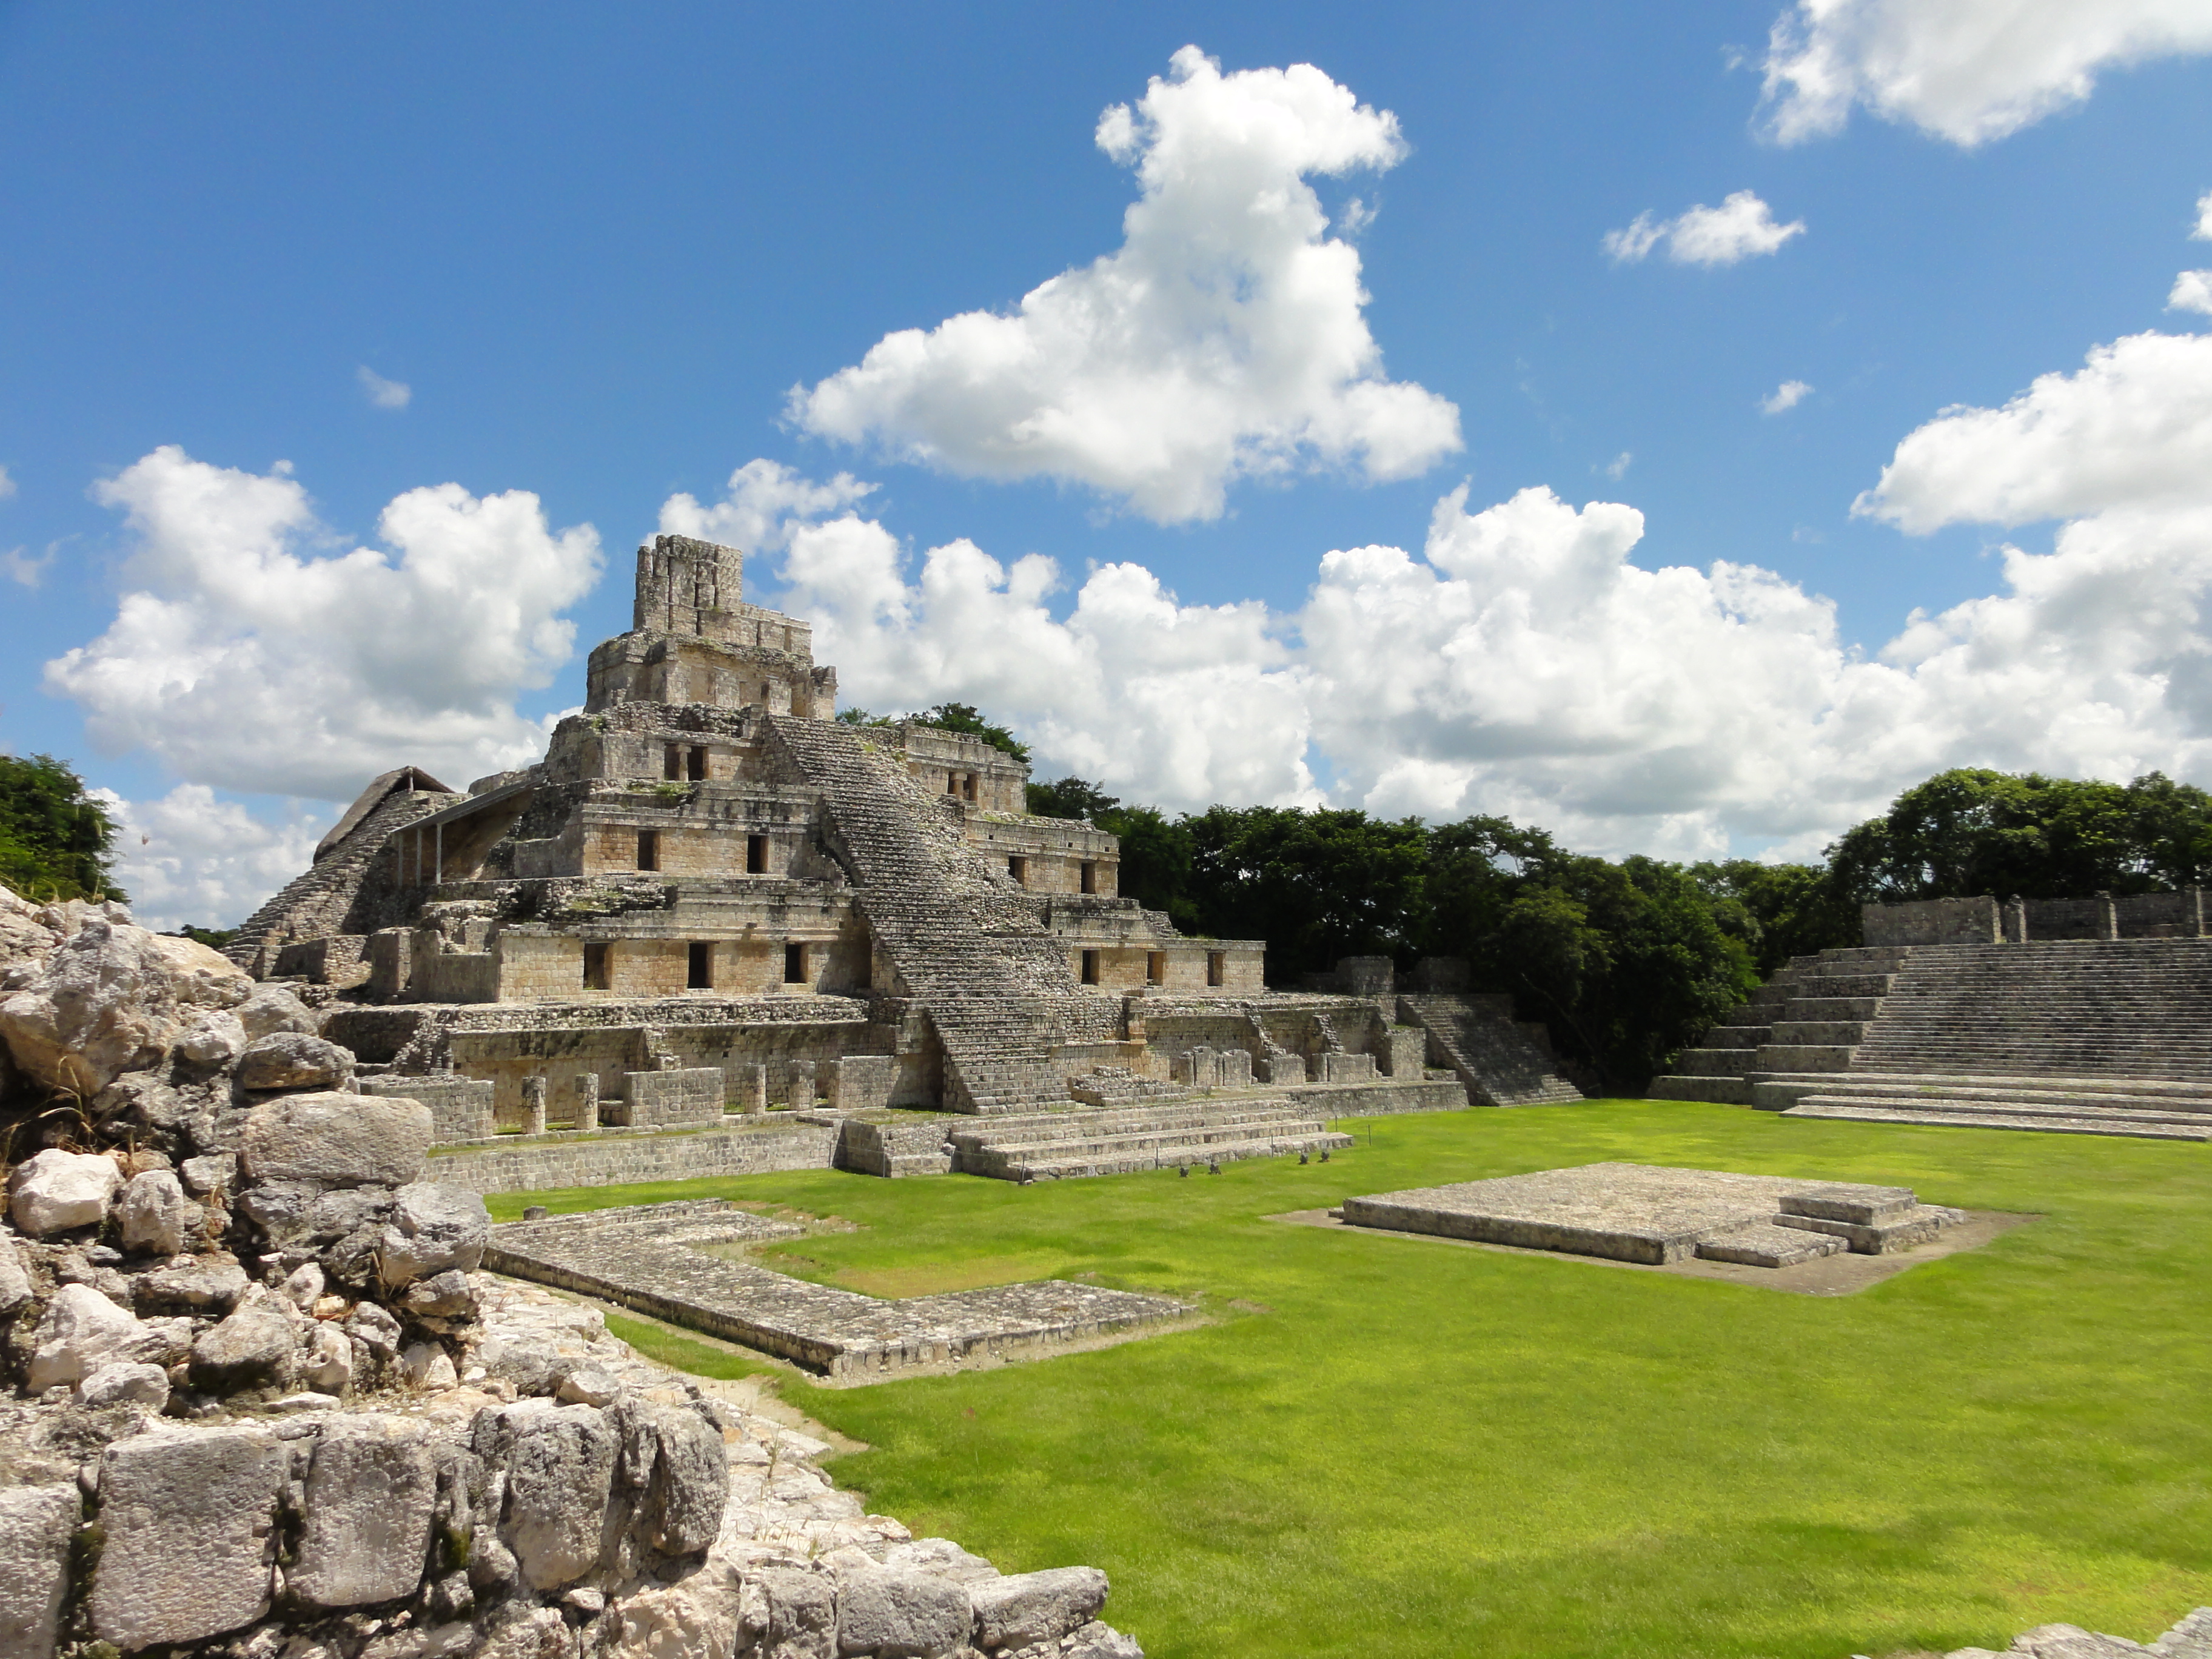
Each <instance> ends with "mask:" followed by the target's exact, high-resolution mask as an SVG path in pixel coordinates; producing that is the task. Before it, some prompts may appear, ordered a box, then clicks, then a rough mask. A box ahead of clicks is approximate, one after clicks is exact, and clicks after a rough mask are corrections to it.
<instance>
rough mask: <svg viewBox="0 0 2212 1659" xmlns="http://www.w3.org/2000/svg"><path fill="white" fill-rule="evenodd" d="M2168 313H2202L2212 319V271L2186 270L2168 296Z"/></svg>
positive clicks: (2175, 280) (2177, 278)
mask: <svg viewBox="0 0 2212 1659" xmlns="http://www.w3.org/2000/svg"><path fill="white" fill-rule="evenodd" d="M2166 309H2167V310H2168V311H2201V312H2203V313H2204V314H2205V315H2206V316H2208V317H2212V270H2185V271H2183V272H2182V273H2181V274H2180V275H2179V276H2176V277H2175V278H2174V279H2173V292H2172V293H2171V294H2169V295H2166Z"/></svg>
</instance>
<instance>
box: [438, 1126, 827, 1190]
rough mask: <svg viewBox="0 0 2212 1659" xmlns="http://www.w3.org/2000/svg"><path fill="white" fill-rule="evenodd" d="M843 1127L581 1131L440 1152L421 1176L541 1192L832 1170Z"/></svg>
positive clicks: (470, 1186) (441, 1181)
mask: <svg viewBox="0 0 2212 1659" xmlns="http://www.w3.org/2000/svg"><path fill="white" fill-rule="evenodd" d="M836 1153H837V1131H836V1128H835V1127H830V1126H829V1125H826V1124H820V1123H796V1122H792V1123H779V1122H776V1121H774V1120H773V1119H771V1121H769V1122H768V1123H767V1124H765V1125H762V1126H760V1127H745V1128H732V1129H700V1130H696V1131H693V1132H691V1133H673V1134H659V1135H616V1136H594V1137H591V1138H585V1137H581V1136H579V1137H577V1138H575V1139H562V1140H544V1141H532V1142H531V1143H529V1144H527V1145H524V1146H490V1147H485V1148H483V1149H482V1150H481V1151H478V1150H475V1149H465V1150H458V1151H453V1152H439V1153H436V1154H434V1155H433V1156H432V1158H431V1159H430V1168H429V1172H428V1174H427V1175H425V1176H423V1177H422V1178H423V1179H424V1180H425V1181H432V1182H437V1183H438V1184H439V1185H441V1186H445V1187H463V1188H467V1189H468V1190H469V1191H471V1192H477V1193H528V1192H543V1191H545V1190H547V1189H549V1188H556V1187H606V1186H617V1185H621V1184H623V1183H626V1182H642V1181H700V1180H705V1179H708V1178H709V1177H714V1176H740V1175H768V1174H772V1173H774V1172H775V1171H776V1170H827V1169H830V1168H832V1167H834V1162H835V1159H836Z"/></svg>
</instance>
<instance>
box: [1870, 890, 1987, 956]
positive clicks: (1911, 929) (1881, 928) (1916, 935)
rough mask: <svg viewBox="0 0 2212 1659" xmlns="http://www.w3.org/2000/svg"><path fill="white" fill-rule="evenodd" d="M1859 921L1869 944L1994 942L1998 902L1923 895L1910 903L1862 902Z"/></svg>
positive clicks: (1977, 943)
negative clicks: (1934, 897) (1931, 897)
mask: <svg viewBox="0 0 2212 1659" xmlns="http://www.w3.org/2000/svg"><path fill="white" fill-rule="evenodd" d="M1859 925H1860V929H1861V932H1862V933H1863V935H1864V939H1865V943H1867V944H1868V945H1995V944H1996V943H1998V942H1999V940H2000V939H2002V934H2001V933H1999V932H1998V929H1997V902H1996V900H1995V899H1993V898H1990V897H1988V896H1983V897H1979V898H1952V899H1921V900H1917V901H1916V902H1912V903H1909V904H1863V905H1861V906H1860V907H1859Z"/></svg>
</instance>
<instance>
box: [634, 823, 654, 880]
mask: <svg viewBox="0 0 2212 1659" xmlns="http://www.w3.org/2000/svg"><path fill="white" fill-rule="evenodd" d="M637 867H638V868H639V869H641V870H658V869H659V868H660V831H659V830H658V829H641V830H639V831H638V832H637Z"/></svg>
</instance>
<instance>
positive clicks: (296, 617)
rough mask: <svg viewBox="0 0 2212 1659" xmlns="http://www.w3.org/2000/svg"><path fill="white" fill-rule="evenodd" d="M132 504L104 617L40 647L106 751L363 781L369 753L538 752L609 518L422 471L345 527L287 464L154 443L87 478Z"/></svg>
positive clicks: (194, 766)
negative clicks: (93, 633)
mask: <svg viewBox="0 0 2212 1659" xmlns="http://www.w3.org/2000/svg"><path fill="white" fill-rule="evenodd" d="M93 495H94V499H95V500H97V501H100V502H102V503H104V504H106V505H107V506H110V507H116V508H118V509H120V510H121V511H122V512H123V513H125V514H126V515H127V518H128V521H129V526H130V528H131V532H132V534H133V538H134V540H135V547H134V549H133V551H132V554H131V559H130V562H129V563H128V565H127V566H126V568H125V580H126V581H127V584H128V589H127V591H126V592H125V593H124V595H123V597H122V599H121V601H120V603H119V605H118V608H117V611H116V616H115V619H114V621H113V622H112V623H111V624H110V625H109V627H108V629H107V630H106V633H104V634H102V635H100V638H98V639H96V640H94V641H92V643H90V644H89V645H85V646H80V647H77V648H76V649H75V650H72V651H70V652H67V653H64V654H63V655H62V656H60V657H58V658H56V659H53V660H52V661H51V662H49V663H48V664H47V665H46V688H47V689H48V690H51V691H54V692H57V693H58V694H60V695H61V696H67V697H70V698H73V699H75V700H76V702H77V703H78V704H80V705H81V706H82V708H83V709H84V711H85V717H86V729H87V731H88V733H89V734H90V735H91V737H92V738H93V741H94V743H95V744H97V745H98V746H99V747H100V749H101V750H104V751H106V752H108V753H116V752H120V751H123V750H131V749H139V750H145V751H147V752H148V753H149V754H151V755H152V756H154V757H155V758H156V759H158V760H160V761H161V763H163V764H164V765H166V766H167V768H168V769H170V770H171V771H172V772H173V773H175V774H176V775H178V776H179V777H180V778H182V779H183V780H184V781H186V782H188V783H194V784H204V785H211V786H215V787H222V788H229V789H238V790H246V791H264V792H268V793H275V794H281V795H288V796H307V797H313V798H316V799H324V800H346V799H351V798H352V796H353V795H354V793H356V791H358V790H359V789H360V788H361V787H362V784H363V783H365V782H366V781H368V779H369V778H371V777H373V776H374V775H376V774H377V773H379V772H382V771H385V770H387V769H390V768H392V767H393V766H397V765H400V764H403V763H414V764H418V765H421V766H423V767H426V768H428V769H429V770H430V771H431V772H432V773H434V774H435V775H439V776H441V777H443V778H444V779H445V781H447V782H448V783H450V784H453V785H454V786H456V787H459V786H461V785H464V784H465V783H467V782H468V781H470V779H471V778H472V777H475V776H477V775H482V774H483V773H487V772H491V771H495V770H498V769H502V768H505V767H510V766H514V765H518V764H520V763H524V762H526V761H527V760H530V759H532V758H534V757H535V756H536V755H537V753H538V751H539V750H540V749H541V748H542V745H543V742H544V733H543V732H542V730H541V728H540V727H539V726H538V725H536V724H535V723H533V722H532V721H530V720H526V719H524V718H523V717H522V716H521V715H520V714H518V713H516V711H515V708H514V697H515V694H516V692H517V691H518V690H521V689H523V688H526V687H535V686H542V685H544V684H547V683H548V682H549V681H550V678H551V677H552V675H553V673H554V671H556V669H558V668H559V667H560V665H562V663H563V662H565V661H566V660H567V659H568V656H569V654H570V653H571V651H572V649H573V647H574V632H575V630H574V624H573V623H569V622H568V621H566V620H565V619H563V618H562V617H561V615H560V613H561V612H562V611H563V610H565V609H566V608H567V607H568V606H569V605H572V604H574V602H575V601H576V600H577V599H580V597H582V595H583V594H584V593H585V592H587V591H588V590H589V589H590V587H591V586H592V583H593V582H594V581H595V580H598V577H599V567H600V556H599V536H598V533H597V532H594V531H593V530H592V528H591V527H590V526H588V525H586V526H577V527H575V528H573V529H568V530H563V531H560V532H555V531H553V530H551V529H550V528H549V527H548V526H547V524H546V522H545V515H544V511H543V509H542V508H541V507H539V505H538V497H537V496H535V495H531V494H530V493H528V492H527V491H525V490H510V491H508V492H507V493H506V494H504V495H486V496H481V497H479V496H475V495H470V494H469V493H468V492H467V491H466V490H465V489H462V488H461V487H460V486H459V484H452V483H448V484H439V485H435V486H432V487H428V488H425V489H410V490H409V491H407V492H406V493H405V494H404V495H398V496H397V497H395V498H394V499H393V500H392V501H391V503H390V504H389V505H387V506H386V507H385V509H384V511H383V513H382V514H381V516H380V519H379V520H378V534H379V536H380V539H381V540H382V541H383V543H384V544H385V545H386V548H388V549H389V551H385V550H379V549H376V548H369V547H359V548H354V549H352V550H345V549H344V547H343V544H342V543H340V542H339V541H338V540H337V537H336V536H335V535H334V533H333V532H331V531H330V530H329V529H328V528H327V527H325V526H324V525H322V524H321V523H320V522H319V520H317V518H316V516H315V513H314V511H313V507H312V506H311V505H310V503H309V501H308V497H307V491H306V490H305V489H303V488H302V487H301V485H300V484H299V483H297V482H296V481H295V480H294V479H293V478H292V477H290V476H289V467H288V466H285V465H282V464H280V465H279V466H278V467H277V468H276V470H275V471H271V472H269V473H266V474H257V473H252V472H245V471H237V470H234V469H231V468H228V467H220V466H215V465H210V464H209V463H207V462H204V461H197V460H194V459H192V458H191V456H189V455H187V454H186V453H185V452H184V451H183V450H182V449H180V448H178V447H174V446H167V447H162V448H160V449H157V450H155V451H154V452H153V453H151V454H149V455H147V456H145V457H143V459H140V460H138V461H137V462H135V463H134V464H132V465H131V466H129V467H126V468H125V470H124V471H121V472H119V473H118V474H117V475H116V476H115V477H112V478H108V479H106V480H103V481H102V482H100V483H98V484H97V485H95V486H94V490H93Z"/></svg>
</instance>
